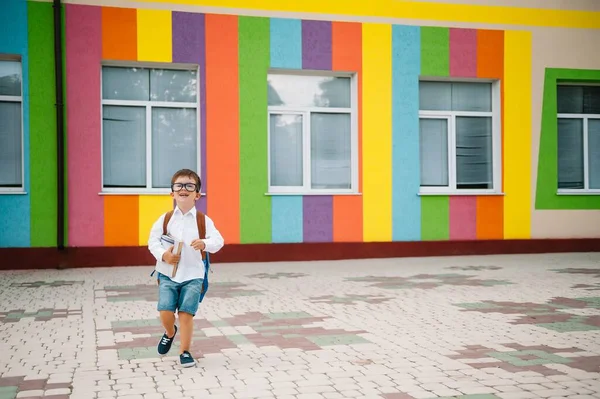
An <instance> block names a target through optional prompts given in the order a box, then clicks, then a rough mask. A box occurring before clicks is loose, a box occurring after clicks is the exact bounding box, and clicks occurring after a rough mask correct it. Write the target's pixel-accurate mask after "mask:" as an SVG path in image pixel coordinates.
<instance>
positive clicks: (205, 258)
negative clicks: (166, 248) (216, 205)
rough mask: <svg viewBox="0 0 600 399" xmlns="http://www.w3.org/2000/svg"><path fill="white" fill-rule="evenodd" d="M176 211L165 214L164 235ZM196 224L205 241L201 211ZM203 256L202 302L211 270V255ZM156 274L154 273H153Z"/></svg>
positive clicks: (205, 253) (198, 212) (204, 227)
mask: <svg viewBox="0 0 600 399" xmlns="http://www.w3.org/2000/svg"><path fill="white" fill-rule="evenodd" d="M173 212H174V210H171V211H169V212H167V213H166V214H165V219H164V220H163V234H164V235H166V234H167V225H168V224H169V220H171V217H172V216H173ZM196 223H197V224H198V238H199V239H201V240H202V239H204V238H206V219H205V218H204V214H203V213H202V212H200V211H198V210H197V211H196ZM201 254H202V262H203V263H204V279H203V280H202V289H201V291H200V302H202V300H203V299H204V295H206V291H208V271H209V270H210V254H209V253H208V252H204V251H202V252H201ZM152 274H154V272H152Z"/></svg>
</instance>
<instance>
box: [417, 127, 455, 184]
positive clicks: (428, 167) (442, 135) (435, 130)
mask: <svg viewBox="0 0 600 399" xmlns="http://www.w3.org/2000/svg"><path fill="white" fill-rule="evenodd" d="M419 131H420V134H419V144H420V145H419V148H420V159H421V186H435V187H438V186H447V185H448V121H447V120H446V119H425V118H422V119H420V121H419Z"/></svg>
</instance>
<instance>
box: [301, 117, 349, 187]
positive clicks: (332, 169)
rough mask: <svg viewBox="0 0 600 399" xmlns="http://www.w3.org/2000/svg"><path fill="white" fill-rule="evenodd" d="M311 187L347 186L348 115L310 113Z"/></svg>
mask: <svg viewBox="0 0 600 399" xmlns="http://www.w3.org/2000/svg"><path fill="white" fill-rule="evenodd" d="M310 134H311V141H310V143H311V186H312V188H318V189H350V188H351V184H352V169H351V152H352V150H351V127H350V114H332V113H316V112H314V113H312V114H311V121H310Z"/></svg>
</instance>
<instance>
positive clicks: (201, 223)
mask: <svg viewBox="0 0 600 399" xmlns="http://www.w3.org/2000/svg"><path fill="white" fill-rule="evenodd" d="M196 223H197V224H198V238H200V239H201V240H202V239H204V238H206V219H205V217H204V214H203V213H202V212H200V211H196ZM205 257H206V253H205V252H204V251H202V259H204V258H205Z"/></svg>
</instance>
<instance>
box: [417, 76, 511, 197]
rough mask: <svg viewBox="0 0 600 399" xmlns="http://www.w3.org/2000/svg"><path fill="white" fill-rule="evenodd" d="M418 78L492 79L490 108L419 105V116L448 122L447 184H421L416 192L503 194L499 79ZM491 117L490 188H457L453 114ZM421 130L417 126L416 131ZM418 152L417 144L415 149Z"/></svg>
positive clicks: (431, 79) (446, 80)
mask: <svg viewBox="0 0 600 399" xmlns="http://www.w3.org/2000/svg"><path fill="white" fill-rule="evenodd" d="M419 82H441V83H461V82H467V83H491V84H492V111H491V112H479V111H426V110H421V109H419V120H421V119H445V120H447V122H448V186H447V187H442V186H439V187H422V186H419V195H502V194H503V193H502V120H501V119H502V118H501V98H500V96H501V94H500V81H499V80H496V79H471V78H440V77H425V76H421V77H420V79H419ZM461 116H472V117H491V118H492V174H493V175H492V185H493V187H492V188H491V189H458V188H456V117H461ZM420 134H421V132H420V130H419V135H420ZM418 151H419V152H420V148H419V149H418Z"/></svg>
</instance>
